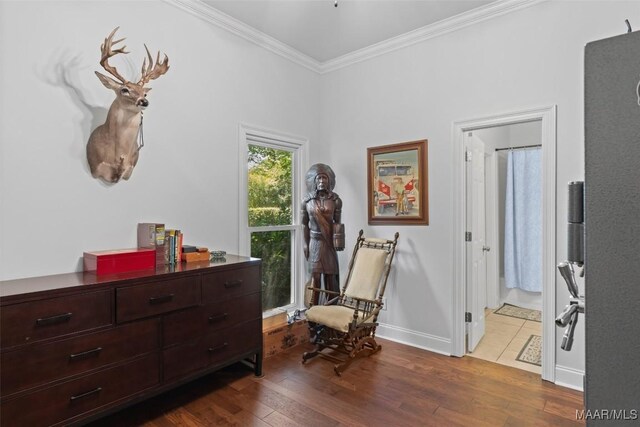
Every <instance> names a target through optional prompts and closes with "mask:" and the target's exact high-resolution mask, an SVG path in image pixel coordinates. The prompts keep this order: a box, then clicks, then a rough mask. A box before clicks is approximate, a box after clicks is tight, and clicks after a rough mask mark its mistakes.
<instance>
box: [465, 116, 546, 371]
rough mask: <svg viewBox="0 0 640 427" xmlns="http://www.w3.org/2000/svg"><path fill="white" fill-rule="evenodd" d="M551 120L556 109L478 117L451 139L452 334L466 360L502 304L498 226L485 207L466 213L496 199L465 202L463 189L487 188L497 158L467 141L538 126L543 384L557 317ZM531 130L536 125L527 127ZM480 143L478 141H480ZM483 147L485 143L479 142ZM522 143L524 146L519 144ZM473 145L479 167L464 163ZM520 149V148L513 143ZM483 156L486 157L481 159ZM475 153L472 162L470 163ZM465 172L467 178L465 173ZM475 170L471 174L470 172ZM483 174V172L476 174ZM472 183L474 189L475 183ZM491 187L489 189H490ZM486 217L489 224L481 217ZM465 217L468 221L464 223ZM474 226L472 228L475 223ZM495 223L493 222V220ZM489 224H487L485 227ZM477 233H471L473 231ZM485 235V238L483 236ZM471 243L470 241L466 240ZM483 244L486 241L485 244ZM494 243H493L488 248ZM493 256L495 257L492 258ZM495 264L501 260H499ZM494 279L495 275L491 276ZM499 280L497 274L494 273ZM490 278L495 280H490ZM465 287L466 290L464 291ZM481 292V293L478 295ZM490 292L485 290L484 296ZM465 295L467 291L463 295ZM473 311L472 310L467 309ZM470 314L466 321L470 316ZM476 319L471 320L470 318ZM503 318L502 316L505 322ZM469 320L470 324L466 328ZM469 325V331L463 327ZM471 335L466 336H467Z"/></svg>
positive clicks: (478, 199)
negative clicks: (494, 131)
mask: <svg viewBox="0 0 640 427" xmlns="http://www.w3.org/2000/svg"><path fill="white" fill-rule="evenodd" d="M555 118H556V107H555V106H551V107H546V108H541V109H534V110H525V111H521V112H515V113H511V114H505V115H501V116H493V117H487V118H480V119H476V120H469V121H464V122H456V123H454V126H453V140H454V150H453V152H454V160H453V174H454V176H453V184H454V206H453V207H454V232H453V239H454V242H456V243H455V244H454V279H455V282H454V283H455V284H454V287H453V298H452V301H453V302H452V304H453V309H452V313H453V316H454V317H453V321H452V324H453V330H452V355H454V356H460V357H461V356H464V355H465V354H466V353H467V345H468V344H469V345H470V346H471V347H472V348H473V346H474V345H478V343H480V342H481V341H482V338H481V337H482V336H483V329H484V328H486V324H485V321H486V320H487V319H488V317H489V316H491V315H492V313H490V312H489V311H485V310H487V305H495V303H496V301H495V300H496V299H497V300H498V302H500V299H501V297H500V295H498V297H497V298H495V297H494V296H495V295H496V289H495V284H496V281H495V275H496V273H495V264H496V260H495V257H496V253H497V252H499V249H497V250H495V249H493V248H492V247H491V244H493V242H494V241H499V240H500V238H497V239H496V238H495V237H492V236H495V230H496V229H497V226H496V225H495V224H493V226H492V220H491V218H495V215H494V214H493V213H491V212H490V211H491V209H489V215H487V211H486V210H485V209H484V208H483V209H482V213H483V214H482V215H475V214H474V215H470V213H469V212H470V210H471V209H473V206H469V205H470V204H473V202H474V200H475V202H476V204H478V203H485V202H486V200H490V201H491V204H492V205H495V195H494V196H493V198H492V195H491V194H489V198H488V199H486V197H484V196H483V197H480V196H478V195H477V191H474V192H472V194H470V197H474V196H473V194H476V195H475V199H470V198H467V194H466V193H467V192H466V188H467V185H470V186H471V187H473V188H475V189H479V188H483V189H486V188H487V186H486V185H485V184H486V183H484V181H485V180H486V178H487V177H489V180H490V181H491V180H494V181H495V179H496V178H495V177H493V178H492V177H491V173H489V174H488V175H487V173H486V172H487V170H488V171H489V172H491V170H492V168H494V167H495V163H497V157H496V156H495V148H498V147H496V146H493V147H492V148H489V149H488V148H487V145H488V144H485V147H484V148H478V147H477V145H478V144H476V143H474V142H473V141H470V139H469V133H471V137H473V134H474V133H475V134H476V135H477V134H478V132H480V133H482V130H487V131H488V130H490V129H500V128H502V130H504V129H505V127H507V126H510V125H517V124H528V123H533V122H536V124H535V125H536V126H538V128H539V129H540V137H539V140H540V141H541V144H542V148H541V150H540V151H541V153H540V157H541V174H542V185H541V193H542V194H541V196H542V216H541V222H542V243H541V247H542V251H541V252H542V259H541V269H540V270H541V273H542V277H541V281H542V292H541V300H542V304H541V305H542V307H541V309H542V310H541V320H542V322H541V335H542V343H541V344H542V362H541V364H542V367H541V368H542V369H541V375H542V378H543V379H544V380H548V381H554V379H555V328H554V316H555V268H554V265H555V261H556V260H555V249H556V248H555V208H556V206H555V193H556V179H555V151H556V148H555V144H556V134H555V132H556V131H555V129H556V127H555ZM530 126H534V125H530ZM478 139H481V138H478ZM483 142H484V141H483ZM523 142H524V141H523ZM469 144H471V146H475V148H472V149H471V150H469V151H474V150H478V151H480V152H482V153H483V154H481V155H480V158H481V159H482V162H480V161H478V159H477V158H476V160H477V161H476V165H475V166H472V167H470V166H468V163H470V162H468V161H467V160H466V159H467V158H468V154H466V152H467V151H468V149H467V145H469ZM514 145H520V144H514ZM491 149H493V151H494V155H493V156H492V155H491ZM485 154H486V156H485ZM473 156H474V155H473V154H472V155H471V159H473ZM468 167H469V168H470V169H469V173H467V168H468ZM474 170H475V173H474V172H473V171H474ZM480 171H482V172H480ZM467 177H470V178H469V179H470V181H469V182H468V181H467ZM474 182H475V184H474ZM480 182H482V185H481V184H480ZM490 188H493V187H490ZM482 216H485V218H489V221H487V220H485V219H484V218H482ZM467 218H469V221H467ZM473 222H475V224H473ZM494 222H495V221H494ZM487 224H488V225H489V226H488V227H487ZM469 227H473V228H475V229H476V230H478V231H479V232H480V235H477V238H474V237H473V233H472V236H469V235H468V234H467V231H468V228H469ZM474 231H475V230H474ZM482 232H484V234H485V236H482V234H483V233H482ZM469 238H471V240H470V241H467V240H468V239H469ZM483 239H484V241H483ZM488 242H492V243H491V244H487V243H488ZM492 251H493V254H492V253H491V252H492ZM498 262H499V261H498ZM483 269H486V271H487V273H486V274H484V273H482V271H483ZM492 275H493V276H492ZM498 275H499V273H498ZM483 277H484V281H485V286H486V283H487V282H486V279H487V278H489V281H490V283H491V285H490V286H488V287H486V288H485V290H482V286H483V284H482V280H483V279H482V278H483ZM492 277H493V279H492ZM467 283H469V287H468V286H467ZM479 289H480V290H479ZM487 289H488V291H487ZM468 290H469V292H467V291H468ZM468 307H469V308H471V311H469V310H468ZM467 313H470V317H471V318H470V319H469V314H467ZM474 315H475V316H474ZM505 318H506V317H505ZM467 320H470V322H468V323H467ZM467 325H469V326H467ZM468 334H469V336H468Z"/></svg>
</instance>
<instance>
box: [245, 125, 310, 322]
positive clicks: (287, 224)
mask: <svg viewBox="0 0 640 427" xmlns="http://www.w3.org/2000/svg"><path fill="white" fill-rule="evenodd" d="M304 142H305V141H303V140H300V139H297V138H292V137H290V136H285V135H278V134H274V133H273V132H264V131H259V130H256V129H250V128H248V127H246V126H241V132H240V150H241V156H240V158H241V162H243V164H242V167H241V169H240V170H241V175H242V176H241V185H243V188H244V190H245V191H244V192H243V196H242V197H241V202H240V205H241V206H240V209H241V211H240V212H241V216H242V218H241V224H240V230H241V233H240V234H241V236H240V247H241V252H242V253H243V254H245V255H250V256H252V257H256V258H261V259H262V309H263V311H264V312H265V316H268V315H270V314H272V313H276V312H281V311H282V310H286V309H292V308H294V307H295V308H297V307H298V306H299V300H300V298H299V295H300V294H301V293H302V292H301V287H300V290H298V288H297V287H296V284H300V283H301V279H300V278H301V277H302V274H301V268H299V267H298V265H299V264H300V263H301V262H302V261H301V259H300V258H301V256H300V255H301V243H300V242H299V240H300V238H301V232H300V225H299V223H300V220H299V212H298V211H299V209H300V207H299V204H300V199H301V192H300V189H299V187H300V185H301V184H302V183H303V182H304V181H303V179H302V177H301V175H300V170H301V168H300V159H301V152H302V149H303V147H304Z"/></svg>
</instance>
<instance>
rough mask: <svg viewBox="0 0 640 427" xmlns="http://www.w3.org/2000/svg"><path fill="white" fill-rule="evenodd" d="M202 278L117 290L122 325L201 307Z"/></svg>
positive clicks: (117, 312)
mask: <svg viewBox="0 0 640 427" xmlns="http://www.w3.org/2000/svg"><path fill="white" fill-rule="evenodd" d="M200 292H201V291H200V276H187V277H181V278H178V279H171V280H164V281H158V282H154V283H147V284H144V285H137V286H131V287H127V288H117V289H116V321H117V322H118V323H122V322H128V321H130V320H135V319H140V318H143V317H150V316H155V315H158V314H162V313H167V312H170V311H174V310H179V309H181V308H186V307H191V306H194V305H198V304H200Z"/></svg>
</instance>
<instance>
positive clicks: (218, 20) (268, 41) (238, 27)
mask: <svg viewBox="0 0 640 427" xmlns="http://www.w3.org/2000/svg"><path fill="white" fill-rule="evenodd" d="M164 1H165V2H166V3H169V4H171V5H173V6H176V7H177V8H179V9H182V10H184V11H185V12H188V13H190V14H192V15H195V16H197V17H198V18H200V19H203V20H204V21H206V22H209V23H210V24H213V25H215V26H217V27H220V28H222V29H224V30H227V31H229V32H230V33H233V34H235V35H237V36H240V37H242V38H243V39H245V40H248V41H250V42H252V43H255V44H257V45H258V46H260V47H263V48H265V49H267V50H269V51H271V52H273V53H275V54H276V55H280V56H282V57H283V58H286V59H288V60H289V61H291V62H294V63H296V64H298V65H302V66H303V67H305V68H308V69H309V70H312V71H315V72H316V73H320V72H321V63H320V62H319V61H317V60H315V59H313V58H311V57H310V56H308V55H305V54H304V53H302V52H300V51H298V50H296V49H294V48H292V47H291V46H289V45H287V44H284V43H282V42H280V41H278V40H276V39H274V38H273V37H271V36H269V35H267V34H265V33H263V32H261V31H258V30H256V29H255V28H253V27H251V26H249V25H247V24H245V23H244V22H241V21H238V20H237V19H235V18H233V17H231V16H229V15H227V14H226V13H223V12H221V11H219V10H218V9H216V8H214V7H211V6H209V5H208V4H206V3H203V2H201V1H200V0H164Z"/></svg>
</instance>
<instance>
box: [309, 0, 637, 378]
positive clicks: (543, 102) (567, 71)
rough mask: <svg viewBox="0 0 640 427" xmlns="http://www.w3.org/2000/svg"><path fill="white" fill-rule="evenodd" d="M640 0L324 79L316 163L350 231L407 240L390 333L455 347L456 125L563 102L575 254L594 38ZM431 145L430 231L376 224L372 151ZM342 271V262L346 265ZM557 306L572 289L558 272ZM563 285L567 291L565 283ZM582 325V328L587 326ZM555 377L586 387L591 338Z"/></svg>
mask: <svg viewBox="0 0 640 427" xmlns="http://www.w3.org/2000/svg"><path fill="white" fill-rule="evenodd" d="M639 15H640V2H614V1H601V2H597V1H585V2H574V1H550V2H543V3H540V4H536V5H534V6H532V7H529V8H526V9H522V10H520V11H517V12H513V13H510V14H507V15H503V16H500V17H497V18H494V19H491V20H489V21H485V22H481V23H478V24H475V25H472V26H470V27H466V28H463V29H461V30H459V31H455V32H452V33H449V34H446V35H443V36H440V37H437V38H434V39H431V40H427V41H424V42H422V43H418V44H415V45H412V46H410V47H407V48H404V49H401V50H398V51H395V52H391V53H389V54H386V55H382V56H378V57H375V58H373V59H370V60H368V61H366V62H362V63H358V64H355V65H352V66H350V67H348V68H344V69H341V70H338V71H335V72H332V73H330V74H328V75H326V76H325V77H324V78H323V80H322V89H321V94H322V95H321V101H322V106H321V114H322V116H321V126H320V129H321V140H322V141H323V143H324V144H326V147H327V148H326V149H324V150H322V151H319V150H318V148H319V147H318V146H316V147H315V151H314V148H312V158H314V160H316V161H319V160H322V161H326V162H328V163H329V164H331V165H332V167H333V168H334V170H335V171H336V174H337V175H338V177H339V181H338V184H337V186H336V191H338V192H339V193H340V195H341V196H342V199H343V201H344V209H343V212H344V213H343V219H344V222H345V224H346V227H347V230H348V231H347V235H348V236H349V235H353V234H354V233H355V232H356V230H357V229H359V228H364V229H365V230H366V232H367V234H373V235H379V236H391V235H392V234H393V232H395V231H396V230H397V231H399V232H400V243H399V253H398V258H397V264H396V267H397V268H396V270H395V276H393V277H392V280H391V283H390V285H389V292H388V310H387V311H386V312H385V313H384V316H383V317H382V318H381V320H382V322H384V323H386V324H387V325H389V326H390V327H388V328H381V331H382V332H384V333H385V334H387V335H388V336H392V337H395V338H399V339H402V340H405V341H412V342H414V343H417V344H420V345H423V346H426V347H430V348H433V349H436V350H440V351H446V346H447V345H449V344H450V339H451V330H452V325H451V320H450V314H449V313H450V310H451V299H452V292H451V288H452V286H453V283H452V281H453V270H454V266H453V264H452V254H453V242H452V238H451V236H452V233H453V223H452V218H453V217H454V215H453V212H452V197H453V196H452V195H453V194H454V191H456V190H455V189H454V188H452V185H451V180H452V173H451V170H452V161H453V159H452V156H453V155H452V142H453V141H452V137H451V132H452V124H453V122H455V121H459V120H471V119H476V118H482V117H487V116H491V115H497V114H500V113H509V112H513V111H521V110H523V109H526V108H539V107H544V106H548V105H551V104H556V105H557V106H558V117H557V123H558V127H557V145H558V146H557V158H558V168H557V171H558V172H557V183H558V187H557V188H558V197H557V206H558V215H557V218H556V222H557V233H558V237H557V256H558V261H560V260H561V259H562V258H564V257H565V256H566V229H567V227H566V204H567V201H566V194H565V193H566V183H567V182H568V181H571V180H577V179H581V178H582V177H583V176H584V171H583V163H584V155H583V153H584V149H583V127H584V125H583V110H584V106H583V54H584V45H585V44H586V43H587V42H589V41H591V40H596V39H600V38H604V37H609V36H612V35H617V34H620V33H622V32H624V31H625V25H624V20H625V19H626V18H629V17H633V16H639ZM422 138H427V139H428V140H429V205H430V208H429V209H430V213H429V217H430V225H429V226H427V227H415V226H414V227H408V226H407V227H401V226H384V227H382V226H376V227H369V226H368V225H367V212H366V203H367V197H366V196H367V193H366V185H367V183H366V148H367V147H373V146H378V145H384V144H391V143H397V142H403V141H412V140H417V139H422ZM342 265H343V266H344V263H342ZM557 280H558V283H557V284H558V286H557V289H558V292H557V306H558V307H557V309H558V310H560V309H561V308H562V307H563V306H564V305H565V304H566V301H567V298H568V293H567V291H566V290H565V286H564V284H563V283H562V282H559V280H561V279H560V277H559V276H558V279H557ZM560 285H561V286H560ZM579 328H582V324H579ZM561 335H562V334H557V342H558V345H557V346H556V347H557V348H558V351H557V365H558V369H557V374H558V377H557V379H558V380H559V381H560V382H563V383H571V385H573V386H578V385H579V384H580V381H581V377H580V374H581V371H583V370H584V330H583V329H580V330H578V331H577V332H576V339H575V344H574V349H573V351H572V352H570V353H566V352H563V351H561V350H559V342H560V339H561Z"/></svg>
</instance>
